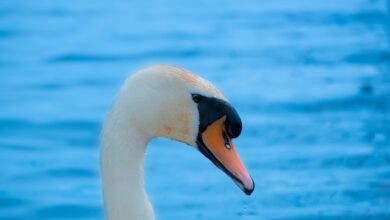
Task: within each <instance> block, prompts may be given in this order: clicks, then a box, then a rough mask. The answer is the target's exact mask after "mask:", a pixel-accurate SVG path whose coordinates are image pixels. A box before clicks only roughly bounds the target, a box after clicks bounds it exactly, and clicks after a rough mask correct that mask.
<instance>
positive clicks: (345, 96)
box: [0, 0, 390, 220]
mask: <svg viewBox="0 0 390 220" xmlns="http://www.w3.org/2000/svg"><path fill="white" fill-rule="evenodd" d="M159 63H168V64H174V65H178V66H183V67H185V68H188V69H190V70H192V71H194V72H196V73H198V74H199V75H201V76H203V77H204V78H207V79H208V80H210V81H211V82H213V83H214V84H215V85H216V86H217V87H219V88H220V89H221V90H222V91H223V92H224V93H225V94H226V96H227V97H228V98H229V99H230V100H231V102H232V103H233V105H234V106H235V107H236V108H237V110H238V112H239V113H240V114H241V117H242V120H243V123H244V130H243V133H242V134H241V136H240V138H238V139H237V140H236V146H237V147H238V150H239V152H240V155H241V157H242V159H243V160H244V162H245V163H246V164H247V167H248V169H249V171H250V172H251V175H252V177H253V178H254V180H255V181H256V190H255V192H254V194H253V195H252V196H250V197H247V196H245V195H244V194H243V193H242V192H241V191H240V190H239V189H238V187H236V186H235V184H234V183H233V182H232V181H231V180H230V179H229V178H228V177H227V176H226V175H225V174H223V173H222V172H221V171H219V170H218V169H217V168H215V167H214V166H213V165H212V164H211V163H210V162H209V161H208V160H206V159H205V158H203V156H202V155H201V154H200V153H198V152H196V151H195V150H193V149H191V148H189V147H186V146H185V145H183V144H179V143H175V142H172V141H168V140H164V139H157V140H155V141H153V142H152V144H151V145H152V146H150V148H149V151H148V155H147V159H146V160H147V163H146V183H147V191H148V193H149V195H150V198H151V200H152V203H153V204H154V208H155V210H156V213H157V217H158V219H162V220H163V219H224V220H234V219H316V218H325V219H332V218H337V219H366V218H369V219H386V218H387V219H389V218H390V126H389V122H390V114H389V113H390V98H389V95H390V86H389V83H390V1H388V0H387V1H386V0H343V1H338V0H327V1H312V0H300V1H282V0H273V1H265V0H263V1H255V0H251V1H222V0H215V1H206V0H202V1H194V0H191V1H180V0H167V1H149V0H147V1H125V0H114V1H104V0H95V1H92V0H83V1H80V0H67V1H58V0H57V1H53V0H40V1H33V0H29V1H20V0H1V1H0V219H7V220H11V219H30V220H31V219H32V220H34V219H103V218H104V214H103V213H104V211H103V204H102V198H101V185H100V177H99V171H98V170H99V167H98V156H99V155H98V152H99V133H100V128H101V125H102V121H103V119H104V117H105V115H106V113H107V112H108V110H109V108H110V105H111V103H112V101H113V99H114V96H115V94H116V92H117V91H118V89H119V87H120V85H121V84H122V82H123V81H124V80H125V78H126V77H127V76H128V75H129V74H130V73H132V72H134V71H136V70H137V69H139V68H142V67H145V66H147V65H151V64H159Z"/></svg>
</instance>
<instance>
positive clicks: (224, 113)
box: [100, 65, 255, 220]
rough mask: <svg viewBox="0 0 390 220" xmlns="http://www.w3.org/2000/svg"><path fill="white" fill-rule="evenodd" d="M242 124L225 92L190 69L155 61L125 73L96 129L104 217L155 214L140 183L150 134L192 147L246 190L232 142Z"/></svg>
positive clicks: (248, 184)
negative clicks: (126, 75)
mask: <svg viewBox="0 0 390 220" xmlns="http://www.w3.org/2000/svg"><path fill="white" fill-rule="evenodd" d="M241 129H242V123H241V119H240V117H239V115H238V113H237V111H236V110H235V109H234V108H233V107H232V106H231V105H230V104H229V102H228V101H227V99H226V98H225V96H224V95H223V94H222V93H221V92H220V91H219V90H218V89H217V88H216V87H214V86H213V85H212V84H211V83H210V82H208V81H206V80H205V79H203V78H201V77H200V76H198V75H196V74H194V73H192V72H190V71H189V70H186V69H184V68H180V67H175V66H170V65H157V66H151V67H146V68H144V69H141V70H139V71H138V72H136V73H135V74H133V75H131V76H129V77H128V78H127V80H126V81H125V83H124V85H123V86H122V88H121V90H120V92H119V94H118V95H117V97H116V100H115V101H114V103H113V106H112V109H111V111H110V113H109V114H108V115H107V118H106V120H105V122H104V124H103V128H102V133H101V147H100V170H101V176H102V188H103V200H104V205H105V211H106V216H107V218H108V219H109V220H152V219H154V218H155V217H154V212H153V208H152V205H151V203H150V201H149V200H148V197H147V194H146V192H145V188H144V156H145V151H146V149H147V145H148V142H149V141H150V140H151V139H153V138H154V137H166V138H170V139H173V140H176V141H179V142H183V143H185V144H187V145H189V146H192V147H194V148H196V149H197V150H199V151H200V152H201V153H202V154H203V155H204V156H206V157H207V158H208V159H209V160H211V162H212V163H214V164H215V165H216V166H217V167H218V168H219V169H221V170H222V171H223V172H225V173H226V174H227V175H228V176H229V177H230V178H231V179H233V181H234V182H235V183H236V184H237V185H238V186H239V188H241V190H243V192H244V193H245V194H247V195H250V194H251V193H252V192H253V190H254V187H255V185H254V181H253V180H252V178H251V176H250V175H249V173H248V171H247V169H246V168H245V166H244V164H243V163H242V161H241V160H240V158H239V156H238V154H237V151H236V149H235V146H234V145H233V142H232V139H233V138H236V137H238V136H239V135H240V133H241Z"/></svg>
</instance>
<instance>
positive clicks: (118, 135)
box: [101, 110, 154, 220]
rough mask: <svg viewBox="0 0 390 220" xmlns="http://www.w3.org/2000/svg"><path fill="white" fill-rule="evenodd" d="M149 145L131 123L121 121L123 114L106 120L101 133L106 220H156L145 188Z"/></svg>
mask: <svg viewBox="0 0 390 220" xmlns="http://www.w3.org/2000/svg"><path fill="white" fill-rule="evenodd" d="M122 116H123V115H122ZM129 122H130V123H129ZM148 141H149V139H148V138H146V137H144V136H143V135H141V133H140V132H139V131H138V130H137V129H136V128H135V127H133V126H132V123H131V119H130V118H123V117H121V114H120V112H116V111H115V110H114V111H113V112H112V113H111V114H110V115H109V117H108V119H107V120H106V124H105V125H104V128H103V133H102V146H101V174H102V185H103V196H104V203H105V206H106V215H107V219H109V220H126V219H145V220H151V219H154V216H153V210H152V207H151V205H150V202H149V200H148V197H147V195H146V192H145V188H144V158H145V151H146V147H147V143H148Z"/></svg>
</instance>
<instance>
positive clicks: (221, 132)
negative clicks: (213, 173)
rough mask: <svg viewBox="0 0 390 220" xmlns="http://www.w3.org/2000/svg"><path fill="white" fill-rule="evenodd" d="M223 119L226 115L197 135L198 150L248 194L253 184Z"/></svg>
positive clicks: (251, 190)
mask: <svg viewBox="0 0 390 220" xmlns="http://www.w3.org/2000/svg"><path fill="white" fill-rule="evenodd" d="M225 121H226V116H223V117H221V118H220V119H218V120H216V121H215V122H213V123H212V124H210V125H209V126H208V127H207V128H206V129H205V130H204V132H203V133H202V134H201V135H200V136H199V137H198V139H200V140H198V147H199V150H200V151H201V152H202V153H203V154H204V155H205V156H206V157H207V158H209V159H210V160H211V161H212V162H213V163H214V164H215V165H216V166H217V167H218V168H220V169H221V170H223V171H224V172H225V173H226V174H227V175H229V176H230V177H231V178H232V179H233V180H234V182H235V183H236V184H237V185H238V186H239V187H240V188H241V190H242V191H244V193H245V194H247V195H250V194H251V193H252V192H253V190H254V188H255V184H254V182H253V180H252V178H251V176H250V175H249V173H248V171H247V169H246V168H245V166H244V164H243V163H242V161H241V160H240V158H239V156H238V154H237V151H236V149H235V147H234V144H233V142H232V139H231V138H230V137H229V136H228V135H227V132H226V128H225Z"/></svg>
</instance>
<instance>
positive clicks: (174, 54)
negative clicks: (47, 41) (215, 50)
mask: <svg viewBox="0 0 390 220" xmlns="http://www.w3.org/2000/svg"><path fill="white" fill-rule="evenodd" d="M201 54H202V52H201V50H198V49H187V50H156V51H148V52H141V53H134V54H106V55H103V54H85V53H69V54H63V55H59V56H55V57H53V58H50V59H48V62H51V63H66V62H121V61H132V60H135V59H151V58H164V59H166V58H192V57H196V56H200V55H201Z"/></svg>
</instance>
